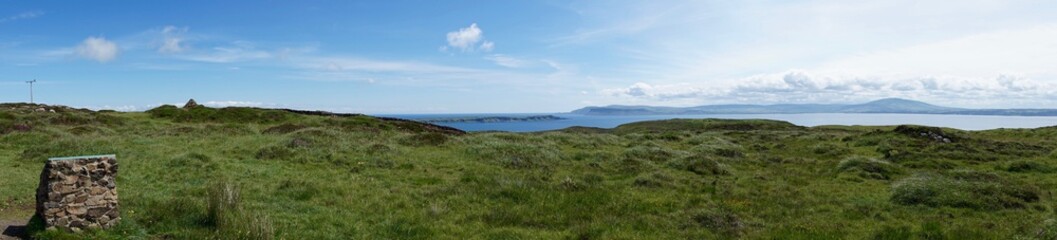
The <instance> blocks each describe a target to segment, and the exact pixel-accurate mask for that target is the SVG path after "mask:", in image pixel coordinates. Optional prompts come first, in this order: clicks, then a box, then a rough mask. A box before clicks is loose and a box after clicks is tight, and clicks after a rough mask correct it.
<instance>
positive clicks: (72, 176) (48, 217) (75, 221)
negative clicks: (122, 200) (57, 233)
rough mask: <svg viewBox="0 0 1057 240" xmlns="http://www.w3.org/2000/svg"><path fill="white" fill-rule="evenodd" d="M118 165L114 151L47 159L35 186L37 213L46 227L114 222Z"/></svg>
mask: <svg viewBox="0 0 1057 240" xmlns="http://www.w3.org/2000/svg"><path fill="white" fill-rule="evenodd" d="M117 169H118V165H117V158H116V157H115V156H114V155H100V156H83V157H66V158H52V159H48V162H47V163H46V164H45V165H44V171H42V172H41V174H40V185H39V186H38V188H37V215H39V216H40V217H41V219H43V220H44V224H45V227H47V228H49V229H51V228H57V229H63V230H69V231H73V232H79V231H81V230H84V229H88V228H108V227H111V226H114V225H116V224H117V223H118V222H119V221H120V220H121V215H120V212H119V211H118V198H117V185H116V183H115V177H116V175H117Z"/></svg>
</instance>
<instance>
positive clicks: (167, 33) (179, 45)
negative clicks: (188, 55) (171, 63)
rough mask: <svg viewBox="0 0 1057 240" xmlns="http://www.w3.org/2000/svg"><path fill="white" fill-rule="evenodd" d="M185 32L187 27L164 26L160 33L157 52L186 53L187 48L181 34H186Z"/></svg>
mask: <svg viewBox="0 0 1057 240" xmlns="http://www.w3.org/2000/svg"><path fill="white" fill-rule="evenodd" d="M187 30H188V28H187V27H182V28H180V27H175V26H165V28H163V29H162V31H161V34H162V39H161V44H160V46H159V47H158V52H159V53H165V54H171V53H180V52H183V51H186V50H187V49H188V48H189V46H187V43H186V42H185V41H184V40H185V39H184V37H183V34H185V33H187Z"/></svg>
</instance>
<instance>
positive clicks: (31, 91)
mask: <svg viewBox="0 0 1057 240" xmlns="http://www.w3.org/2000/svg"><path fill="white" fill-rule="evenodd" d="M35 82H37V80H36V79H33V81H26V83H29V103H30V104H32V103H33V83H35Z"/></svg>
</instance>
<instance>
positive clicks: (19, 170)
mask: <svg viewBox="0 0 1057 240" xmlns="http://www.w3.org/2000/svg"><path fill="white" fill-rule="evenodd" d="M40 108H44V110H40ZM53 109H54V111H52V110H53ZM922 133H924V135H922ZM944 139H947V140H944ZM1054 139H1057V130H1054V128H1040V129H1016V130H1011V129H1007V130H992V131H961V130H956V129H940V128H931V127H924V126H892V127H847V126H825V127H814V128H806V127H800V126H795V125H792V124H789V123H786V122H780V121H767V120H714V119H706V120H691V119H678V120H669V121H650V122H641V123H632V124H626V125H622V126H620V127H617V128H614V129H598V128H570V129H566V130H562V131H550V132H541V133H501V132H489V133H463V132H461V131H458V130H454V129H450V128H445V127H439V126H435V125H428V124H422V123H417V122H413V121H406V120H399V119H387V118H375V117H371V116H365V115H358V114H332V113H325V112H309V111H295V110H282V109H278V110H275V109H256V108H221V109H214V108H207V107H194V108H190V109H184V108H176V107H172V106H164V107H159V108H157V109H153V110H151V111H148V112H144V113H120V112H93V111H88V110H83V109H71V108H65V107H58V106H43V105H29V104H0V168H2V169H3V170H2V171H0V173H3V174H2V175H3V177H0V219H21V218H25V217H27V216H29V215H30V214H31V213H32V209H33V198H34V193H35V188H36V185H37V181H38V177H39V174H40V170H41V167H42V166H43V160H44V159H46V158H47V157H52V156H66V155H82V154H100V153H115V154H117V155H118V159H119V161H120V162H121V169H120V172H119V174H118V179H117V183H118V187H119V193H120V198H121V203H122V215H123V217H124V219H123V222H122V224H121V225H120V226H119V227H117V228H114V229H111V230H106V231H92V232H89V233H87V234H84V235H68V234H64V233H59V232H46V231H45V232H39V231H37V232H35V234H37V236H39V237H43V238H58V239H62V238H97V239H124V238H139V239H225V238H242V239H727V238H746V239H1053V236H1057V223H1055V222H1057V220H1055V219H1057V213H1055V209H1057V201H1055V200H1054V196H1053V189H1055V188H1057V176H1055V175H1054V174H1053V173H1054V167H1057V157H1055V156H1057V142H1055V141H1053V140H1054Z"/></svg>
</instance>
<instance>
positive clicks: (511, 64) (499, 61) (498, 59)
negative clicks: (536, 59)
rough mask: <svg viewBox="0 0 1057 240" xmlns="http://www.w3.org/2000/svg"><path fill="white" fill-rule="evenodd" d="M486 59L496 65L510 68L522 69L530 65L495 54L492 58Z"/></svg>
mask: <svg viewBox="0 0 1057 240" xmlns="http://www.w3.org/2000/svg"><path fill="white" fill-rule="evenodd" d="M484 59H486V60H488V61H492V62H494V63H495V64H496V65H499V66H504V67H508V68H521V67H526V66H528V65H529V62H528V61H525V60H522V59H519V58H515V57H511V56H508V55H503V54H493V55H491V56H487V57H484Z"/></svg>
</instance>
